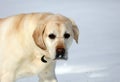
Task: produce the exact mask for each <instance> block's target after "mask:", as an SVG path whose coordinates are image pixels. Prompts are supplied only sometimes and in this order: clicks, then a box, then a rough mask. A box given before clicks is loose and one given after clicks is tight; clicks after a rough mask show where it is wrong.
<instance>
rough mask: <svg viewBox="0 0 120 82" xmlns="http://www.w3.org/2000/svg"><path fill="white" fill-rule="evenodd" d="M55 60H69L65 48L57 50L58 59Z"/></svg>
mask: <svg viewBox="0 0 120 82" xmlns="http://www.w3.org/2000/svg"><path fill="white" fill-rule="evenodd" d="M55 59H64V60H67V57H66V55H65V49H64V48H57V49H56V57H55Z"/></svg>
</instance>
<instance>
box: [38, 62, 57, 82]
mask: <svg viewBox="0 0 120 82" xmlns="http://www.w3.org/2000/svg"><path fill="white" fill-rule="evenodd" d="M39 82H57V79H56V76H55V62H54V63H51V64H49V65H48V66H47V67H46V69H44V70H43V71H42V72H41V73H40V74H39Z"/></svg>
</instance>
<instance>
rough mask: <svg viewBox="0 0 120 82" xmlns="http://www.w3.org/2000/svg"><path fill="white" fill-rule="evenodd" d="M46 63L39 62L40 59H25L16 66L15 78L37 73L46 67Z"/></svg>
mask: <svg viewBox="0 0 120 82" xmlns="http://www.w3.org/2000/svg"><path fill="white" fill-rule="evenodd" d="M47 65H48V64H46V63H43V62H41V60H40V59H35V60H33V61H28V60H26V61H24V62H22V63H21V65H20V66H19V67H18V69H17V71H16V78H21V77H25V76H32V75H36V74H39V73H40V72H41V71H43V70H44V69H45V68H46V66H47Z"/></svg>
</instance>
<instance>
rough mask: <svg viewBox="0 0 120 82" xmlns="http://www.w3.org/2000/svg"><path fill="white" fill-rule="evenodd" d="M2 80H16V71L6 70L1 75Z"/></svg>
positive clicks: (10, 81) (3, 81) (6, 81)
mask: <svg viewBox="0 0 120 82" xmlns="http://www.w3.org/2000/svg"><path fill="white" fill-rule="evenodd" d="M0 82H15V73H14V72H4V74H2V76H1V81H0Z"/></svg>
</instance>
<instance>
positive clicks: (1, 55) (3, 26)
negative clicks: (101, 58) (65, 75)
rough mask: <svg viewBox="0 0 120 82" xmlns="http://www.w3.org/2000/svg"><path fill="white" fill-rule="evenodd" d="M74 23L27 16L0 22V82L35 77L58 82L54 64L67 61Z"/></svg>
mask: <svg viewBox="0 0 120 82" xmlns="http://www.w3.org/2000/svg"><path fill="white" fill-rule="evenodd" d="M78 37H79V29H78V27H77V25H76V24H75V22H74V21H73V20H71V19H70V18H67V17H65V16H63V15H60V14H53V13H27V14H19V15H14V16H9V17H6V18H1V19H0V82H15V80H16V79H18V78H22V77H25V76H31V75H38V77H39V78H40V80H39V82H57V79H56V75H55V65H56V60H67V59H68V49H69V48H70V46H71V44H72V42H73V39H74V40H75V41H76V42H77V43H78Z"/></svg>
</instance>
